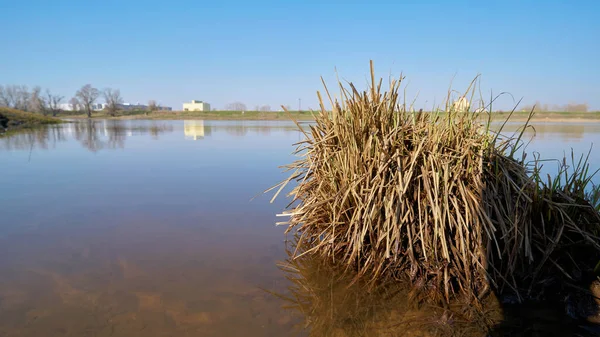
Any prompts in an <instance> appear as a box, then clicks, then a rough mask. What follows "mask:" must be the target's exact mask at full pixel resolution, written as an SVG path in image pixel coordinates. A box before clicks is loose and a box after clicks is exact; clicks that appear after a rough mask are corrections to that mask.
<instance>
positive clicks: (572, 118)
mask: <svg viewBox="0 0 600 337" xmlns="http://www.w3.org/2000/svg"><path fill="white" fill-rule="evenodd" d="M508 116H509V114H508V113H506V112H504V113H497V114H496V115H495V116H494V118H493V119H492V120H493V121H494V122H501V121H504V120H505V119H506V118H508ZM528 117H529V114H528V113H524V112H515V113H514V114H513V115H512V116H511V118H510V120H509V122H525V121H527V119H528ZM61 118H63V119H87V116H86V115H72V116H61ZM92 119H113V120H136V119H138V120H139V119H146V120H258V121H260V120H264V121H277V120H280V121H286V120H288V121H291V120H297V121H311V120H313V117H312V114H311V112H309V111H302V112H297V111H292V112H257V111H248V112H245V113H243V114H242V113H241V112H239V111H211V112H198V111H173V112H166V111H165V112H149V113H147V114H146V113H143V112H137V113H132V114H123V115H118V116H110V115H108V114H106V113H104V112H101V113H97V114H93V115H92ZM481 119H482V120H484V116H482V118H481ZM531 121H532V122H548V123H598V122H600V112H588V113H567V112H550V113H538V114H536V115H534V116H533V118H532V119H531Z"/></svg>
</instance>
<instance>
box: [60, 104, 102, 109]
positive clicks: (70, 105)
mask: <svg viewBox="0 0 600 337" xmlns="http://www.w3.org/2000/svg"><path fill="white" fill-rule="evenodd" d="M106 106H107V104H106V103H94V104H92V110H94V111H100V110H103V109H104V108H105V107H106ZM58 108H59V109H60V110H63V111H73V110H83V105H82V104H79V107H74V106H73V105H72V104H71V103H60V104H59V105H58Z"/></svg>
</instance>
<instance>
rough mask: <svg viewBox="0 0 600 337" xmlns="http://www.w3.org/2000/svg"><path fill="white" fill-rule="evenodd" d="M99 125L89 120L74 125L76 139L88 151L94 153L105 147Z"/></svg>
mask: <svg viewBox="0 0 600 337" xmlns="http://www.w3.org/2000/svg"><path fill="white" fill-rule="evenodd" d="M97 124H98V123H97V122H95V121H93V120H91V119H87V120H85V121H81V122H77V123H75V125H74V129H73V130H74V132H75V139H76V140H77V141H79V142H80V143H81V145H83V147H85V148H86V149H88V150H89V151H92V152H97V151H98V150H100V149H102V148H103V147H104V144H103V142H102V140H101V139H100V135H99V130H98V129H99V128H98V125H97Z"/></svg>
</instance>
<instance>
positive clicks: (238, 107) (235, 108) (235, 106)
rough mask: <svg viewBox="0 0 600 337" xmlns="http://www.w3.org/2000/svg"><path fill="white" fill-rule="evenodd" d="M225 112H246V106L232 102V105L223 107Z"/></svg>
mask: <svg viewBox="0 0 600 337" xmlns="http://www.w3.org/2000/svg"><path fill="white" fill-rule="evenodd" d="M225 110H228V111H246V110H248V108H247V107H246V104H244V103H242V102H233V103H229V104H227V106H225Z"/></svg>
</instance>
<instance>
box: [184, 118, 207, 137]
mask: <svg viewBox="0 0 600 337" xmlns="http://www.w3.org/2000/svg"><path fill="white" fill-rule="evenodd" d="M183 133H184V135H185V139H193V140H198V139H203V138H204V137H205V136H210V133H211V132H210V126H205V125H204V121H203V120H199V121H184V124H183Z"/></svg>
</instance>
